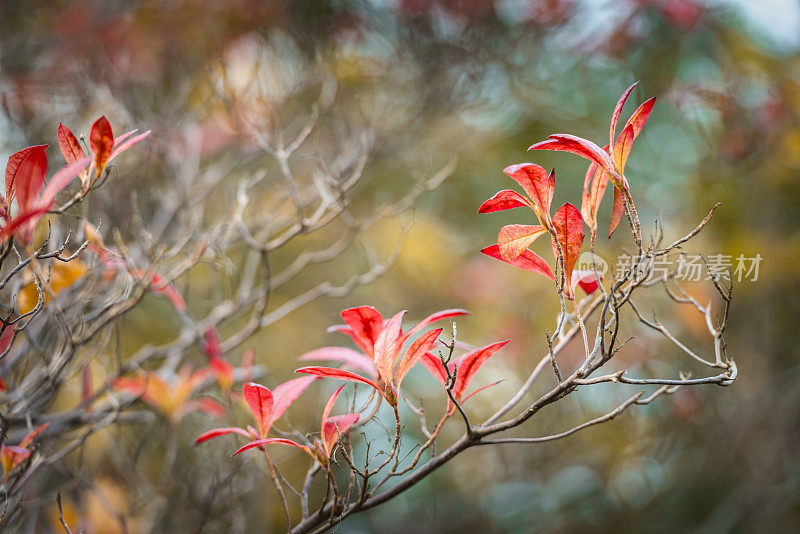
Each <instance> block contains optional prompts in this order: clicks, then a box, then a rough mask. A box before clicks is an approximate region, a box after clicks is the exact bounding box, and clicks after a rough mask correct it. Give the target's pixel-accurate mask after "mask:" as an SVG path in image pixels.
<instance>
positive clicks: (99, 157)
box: [89, 116, 114, 176]
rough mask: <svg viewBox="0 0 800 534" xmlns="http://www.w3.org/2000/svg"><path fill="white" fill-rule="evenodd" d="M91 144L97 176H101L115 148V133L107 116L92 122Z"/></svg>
mask: <svg viewBox="0 0 800 534" xmlns="http://www.w3.org/2000/svg"><path fill="white" fill-rule="evenodd" d="M89 146H90V147H91V149H92V156H93V157H94V166H95V169H96V170H97V176H100V175H101V174H102V173H103V169H104V168H105V166H106V164H107V163H108V160H109V159H110V158H111V151H112V150H113V149H114V134H113V132H112V131H111V124H109V122H108V119H106V118H105V116H102V117H100V118H99V119H97V120H96V121H95V122H94V124H92V129H91V131H90V132H89Z"/></svg>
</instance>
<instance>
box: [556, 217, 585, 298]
mask: <svg viewBox="0 0 800 534" xmlns="http://www.w3.org/2000/svg"><path fill="white" fill-rule="evenodd" d="M553 226H554V227H555V231H556V238H557V239H558V243H559V244H561V250H562V251H563V253H564V271H565V272H564V275H565V277H566V281H567V287H566V288H565V290H566V292H567V296H570V295H571V294H572V290H571V288H570V287H569V281H570V280H571V279H572V269H573V268H574V267H575V262H576V261H578V256H579V255H580V253H581V245H583V219H582V218H581V214H580V212H579V211H578V208H576V207H575V206H573V205H572V204H570V203H569V202H567V203H566V204H564V205H563V206H561V207H560V208H558V211H556V214H555V215H554V216H553ZM551 244H552V246H553V255H554V256H555V257H556V259H558V257H559V253H558V245H556V242H555V239H551Z"/></svg>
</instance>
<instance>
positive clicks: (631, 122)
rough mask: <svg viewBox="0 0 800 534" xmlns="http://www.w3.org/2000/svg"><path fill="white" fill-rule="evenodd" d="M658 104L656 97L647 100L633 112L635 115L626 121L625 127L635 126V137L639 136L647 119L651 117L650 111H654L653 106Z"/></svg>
mask: <svg viewBox="0 0 800 534" xmlns="http://www.w3.org/2000/svg"><path fill="white" fill-rule="evenodd" d="M655 104H656V97H653V98H650V99H648V100H645V102H644V103H643V104H642V105H641V106H639V108H638V109H637V110H636V111H634V112H633V115H631V117H630V118H629V119H628V122H626V123H625V127H626V128H627V127H628V126H632V127H633V138H634V139H636V138H637V137H639V134H640V133H641V132H642V129H643V128H644V125H645V124H647V119H649V118H650V113H651V112H652V111H653V106H655Z"/></svg>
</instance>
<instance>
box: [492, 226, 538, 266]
mask: <svg viewBox="0 0 800 534" xmlns="http://www.w3.org/2000/svg"><path fill="white" fill-rule="evenodd" d="M545 233H547V228H545V227H544V226H539V225H538V224H536V225H531V224H509V225H507V226H504V227H502V228H501V229H500V233H499V234H498V235H497V245H498V246H499V247H500V256H501V257H502V259H503V261H514V260H515V259H517V257H519V255H520V254H522V252H523V251H525V249H527V248H528V247H529V246H530V244H531V243H533V242H534V241H536V238H538V237H539V236H540V235H542V234H545Z"/></svg>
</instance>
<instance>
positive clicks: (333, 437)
mask: <svg viewBox="0 0 800 534" xmlns="http://www.w3.org/2000/svg"><path fill="white" fill-rule="evenodd" d="M358 418H359V416H358V414H357V413H349V414H346V415H337V416H335V417H331V418H330V419H327V420H326V421H325V422H324V423H322V446H323V447H325V453H326V454H327V455H328V457H330V455H331V450H332V449H333V446H334V445H336V442H337V441H339V436H341V435H342V434H344V433H345V432H347V431H348V430H349V429H350V427H351V426H353V425H354V424H356V423H357V422H358Z"/></svg>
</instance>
